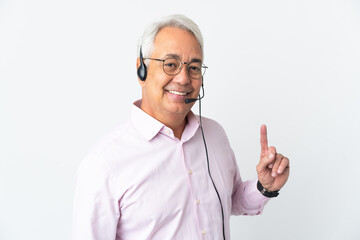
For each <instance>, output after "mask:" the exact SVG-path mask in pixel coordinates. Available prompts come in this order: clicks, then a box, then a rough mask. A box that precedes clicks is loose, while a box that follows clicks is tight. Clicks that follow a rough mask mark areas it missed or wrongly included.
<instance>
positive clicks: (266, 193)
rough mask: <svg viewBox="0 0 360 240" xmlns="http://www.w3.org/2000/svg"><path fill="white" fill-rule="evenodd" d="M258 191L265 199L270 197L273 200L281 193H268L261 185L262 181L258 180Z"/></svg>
mask: <svg viewBox="0 0 360 240" xmlns="http://www.w3.org/2000/svg"><path fill="white" fill-rule="evenodd" d="M257 189H258V190H259V191H260V192H261V194H262V195H264V196H265V197H269V198H273V197H277V196H278V195H279V191H280V190H277V191H268V190H266V189H265V188H264V187H263V185H261V183H260V181H259V180H258V182H257Z"/></svg>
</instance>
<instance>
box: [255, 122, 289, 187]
mask: <svg viewBox="0 0 360 240" xmlns="http://www.w3.org/2000/svg"><path fill="white" fill-rule="evenodd" d="M260 144H261V153H260V162H259V164H258V165H257V166H256V171H257V174H258V179H259V181H260V183H261V185H262V186H263V187H264V188H265V189H266V190H268V191H277V190H280V189H281V188H282V187H283V186H284V185H285V183H286V181H287V180H288V178H289V173H290V167H289V166H290V165H289V159H288V158H287V157H285V156H283V155H282V154H280V153H277V152H276V149H275V147H273V146H271V147H268V140H267V130H266V125H262V126H261V128H260Z"/></svg>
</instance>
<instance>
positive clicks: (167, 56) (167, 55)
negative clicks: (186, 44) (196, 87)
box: [165, 53, 202, 63]
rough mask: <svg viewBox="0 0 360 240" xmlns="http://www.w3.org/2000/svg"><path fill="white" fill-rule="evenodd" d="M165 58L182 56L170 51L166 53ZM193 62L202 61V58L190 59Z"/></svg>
mask: <svg viewBox="0 0 360 240" xmlns="http://www.w3.org/2000/svg"><path fill="white" fill-rule="evenodd" d="M165 58H176V59H179V60H180V59H181V58H180V56H179V55H177V54H172V53H169V54H166V55H165ZM190 62H191V63H192V62H199V63H201V62H202V61H201V59H199V58H193V59H191V60H190V61H189V63H190Z"/></svg>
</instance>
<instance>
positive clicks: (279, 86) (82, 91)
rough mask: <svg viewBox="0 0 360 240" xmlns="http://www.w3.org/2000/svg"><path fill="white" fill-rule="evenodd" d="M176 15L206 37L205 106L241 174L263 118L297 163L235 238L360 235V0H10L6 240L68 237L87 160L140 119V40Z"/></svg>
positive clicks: (3, 157) (0, 205)
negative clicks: (131, 119)
mask: <svg viewBox="0 0 360 240" xmlns="http://www.w3.org/2000/svg"><path fill="white" fill-rule="evenodd" d="M173 13H182V14H185V15H187V16H188V17H190V18H192V19H193V20H195V22H197V23H198V25H199V26H200V28H201V30H202V32H203V35H204V39H205V63H206V64H207V65H208V66H209V69H208V71H207V73H206V75H205V91H206V92H205V94H206V96H205V98H204V100H203V102H202V103H203V104H202V105H203V115H204V116H207V117H211V118H213V119H215V120H217V121H218V122H220V123H221V124H222V125H223V127H224V128H225V130H226V131H227V133H228V136H229V139H230V142H231V144H232V147H233V149H234V152H235V155H236V156H237V161H238V164H239V167H240V172H241V174H242V177H243V179H252V178H255V177H256V171H255V166H256V164H257V162H258V158H259V149H260V145H259V127H260V125H261V124H262V123H266V124H267V125H268V136H269V141H270V144H271V145H275V146H276V147H277V149H278V151H279V152H281V153H284V154H285V155H287V156H288V157H289V158H290V159H291V176H290V179H289V181H288V183H287V185H286V186H285V187H284V189H282V191H281V194H280V196H279V197H278V198H277V199H274V200H272V201H271V202H270V203H269V204H268V205H267V207H266V209H265V211H264V213H263V215H261V216H256V217H249V216H238V217H232V219H231V236H232V239H247V240H251V239H254V240H255V239H268V240H271V239H278V240H285V239H292V240H303V239H327V240H332V239H333V240H335V239H360V230H359V223H360V207H359V198H360V188H359V185H360V180H359V170H360V161H359V160H360V159H359V148H360V110H359V109H360V94H359V93H360V82H359V81H360V1H355V0H354V1H340V0H338V1H336V0H330V1H325V0H324V1H319V0H315V1H285V0H283V1H279V0H276V1H266V0H259V1H227V0H223V1H216V2H215V1H214V2H212V1H190V0H184V1H175V2H174V1H137V0H134V1H114V0H113V1H111V0H103V1H99V0H91V1H85V0H71V1H70V0H63V1H46V0H32V1H26V0H17V1H15V0H13V1H10V0H0V111H1V112H0V239H4V240H18V239H30V240H42V239H52V240H64V239H70V233H71V217H72V199H73V191H74V174H75V171H76V168H77V166H78V164H79V162H80V161H81V159H82V158H83V157H84V155H85V154H86V153H87V151H88V150H89V149H90V148H91V146H92V145H93V144H94V143H95V142H96V141H97V140H98V139H99V138H100V137H101V136H102V135H104V134H105V133H106V132H108V131H110V130H111V129H113V128H114V127H115V126H116V125H118V124H119V123H120V122H122V121H123V120H125V119H126V118H127V117H128V116H129V113H130V108H131V103H132V102H133V101H134V100H136V99H138V98H140V96H141V95H140V87H139V86H138V83H137V77H136V66H135V63H136V44H137V39H138V37H139V36H140V34H141V33H142V31H143V29H144V27H145V26H146V25H147V24H149V23H150V22H151V21H153V20H154V19H157V18H158V17H161V16H164V15H168V14H173ZM194 111H195V112H197V105H195V107H194Z"/></svg>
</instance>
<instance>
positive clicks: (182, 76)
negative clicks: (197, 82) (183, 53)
mask: <svg viewBox="0 0 360 240" xmlns="http://www.w3.org/2000/svg"><path fill="white" fill-rule="evenodd" d="M173 81H174V82H177V83H179V84H181V85H188V84H190V83H191V81H190V77H189V73H188V72H187V65H186V64H183V65H182V66H181V69H180V72H179V73H178V74H177V75H175V76H174V78H173Z"/></svg>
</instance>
